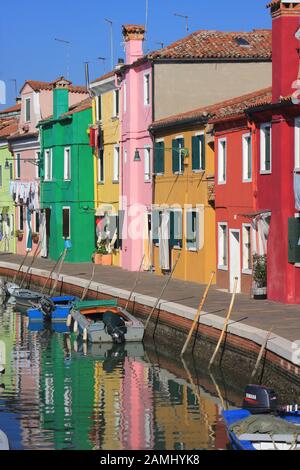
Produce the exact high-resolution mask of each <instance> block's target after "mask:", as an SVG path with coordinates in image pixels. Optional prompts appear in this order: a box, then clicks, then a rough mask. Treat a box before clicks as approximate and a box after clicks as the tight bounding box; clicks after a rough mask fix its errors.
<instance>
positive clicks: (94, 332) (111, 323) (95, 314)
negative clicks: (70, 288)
mask: <svg viewBox="0 0 300 470" xmlns="http://www.w3.org/2000/svg"><path fill="white" fill-rule="evenodd" d="M68 324H71V325H72V324H73V331H74V332H75V333H78V334H79V335H80V336H82V339H83V340H84V341H88V342H91V343H111V342H115V343H123V342H125V341H126V342H128V341H130V342H131V341H142V339H143V335H144V325H143V324H142V323H141V322H140V321H139V320H137V319H136V318H135V317H134V316H133V315H132V314H131V313H129V312H128V311H127V310H125V309H122V308H121V307H118V303H117V301H116V300H114V299H113V300H94V301H84V302H75V303H74V305H73V307H72V309H71V313H70V317H69V319H68Z"/></svg>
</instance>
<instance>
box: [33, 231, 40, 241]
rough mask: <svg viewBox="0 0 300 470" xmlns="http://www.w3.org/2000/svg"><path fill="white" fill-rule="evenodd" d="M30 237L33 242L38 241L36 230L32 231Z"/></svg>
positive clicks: (38, 236)
mask: <svg viewBox="0 0 300 470" xmlns="http://www.w3.org/2000/svg"><path fill="white" fill-rule="evenodd" d="M31 237H32V241H33V243H38V242H39V239H40V235H39V233H37V232H32V234H31Z"/></svg>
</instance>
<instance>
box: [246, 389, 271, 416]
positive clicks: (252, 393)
mask: <svg viewBox="0 0 300 470" xmlns="http://www.w3.org/2000/svg"><path fill="white" fill-rule="evenodd" d="M243 409H244V410H248V411H249V412H250V413H252V414H254V415H255V414H269V413H274V412H276V411H277V396H276V393H275V392H274V390H273V389H272V388H268V387H262V386H261V385H248V386H247V387H246V389H245V395H244V401H243Z"/></svg>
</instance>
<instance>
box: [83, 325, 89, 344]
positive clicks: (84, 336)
mask: <svg viewBox="0 0 300 470" xmlns="http://www.w3.org/2000/svg"><path fill="white" fill-rule="evenodd" d="M82 339H83V341H84V342H86V341H87V340H88V332H87V329H86V328H84V330H83V333H82Z"/></svg>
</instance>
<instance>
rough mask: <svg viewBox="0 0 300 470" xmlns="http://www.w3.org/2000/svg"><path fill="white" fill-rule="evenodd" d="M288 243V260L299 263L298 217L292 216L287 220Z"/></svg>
mask: <svg viewBox="0 0 300 470" xmlns="http://www.w3.org/2000/svg"><path fill="white" fill-rule="evenodd" d="M288 230H289V243H288V262H289V263H300V245H298V243H299V241H300V219H296V218H294V217H292V218H290V219H289V220H288Z"/></svg>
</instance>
